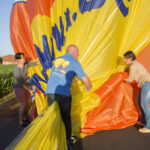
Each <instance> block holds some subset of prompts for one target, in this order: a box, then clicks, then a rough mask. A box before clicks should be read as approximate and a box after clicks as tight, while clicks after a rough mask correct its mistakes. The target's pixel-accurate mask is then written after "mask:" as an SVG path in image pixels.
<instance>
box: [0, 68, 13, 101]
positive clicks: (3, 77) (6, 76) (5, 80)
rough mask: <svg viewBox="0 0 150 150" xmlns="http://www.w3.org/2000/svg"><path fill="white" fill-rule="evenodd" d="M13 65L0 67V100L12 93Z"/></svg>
mask: <svg viewBox="0 0 150 150" xmlns="http://www.w3.org/2000/svg"><path fill="white" fill-rule="evenodd" d="M14 66H15V65H0V98H2V97H3V96H5V95H8V94H9V93H11V92H12V90H13V88H12V84H13V80H14V77H13V69H14Z"/></svg>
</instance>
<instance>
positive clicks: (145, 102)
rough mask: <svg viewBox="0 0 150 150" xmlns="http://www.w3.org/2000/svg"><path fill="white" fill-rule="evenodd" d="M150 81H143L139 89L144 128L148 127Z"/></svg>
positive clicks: (149, 121) (149, 120)
mask: <svg viewBox="0 0 150 150" xmlns="http://www.w3.org/2000/svg"><path fill="white" fill-rule="evenodd" d="M149 102H150V82H147V81H146V82H144V84H143V86H142V89H141V105H142V108H143V111H144V114H145V119H146V128H148V129H150V108H149Z"/></svg>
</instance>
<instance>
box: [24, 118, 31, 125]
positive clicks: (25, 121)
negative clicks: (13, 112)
mask: <svg viewBox="0 0 150 150" xmlns="http://www.w3.org/2000/svg"><path fill="white" fill-rule="evenodd" d="M23 122H24V123H26V124H30V123H31V121H30V120H28V119H26V120H23Z"/></svg>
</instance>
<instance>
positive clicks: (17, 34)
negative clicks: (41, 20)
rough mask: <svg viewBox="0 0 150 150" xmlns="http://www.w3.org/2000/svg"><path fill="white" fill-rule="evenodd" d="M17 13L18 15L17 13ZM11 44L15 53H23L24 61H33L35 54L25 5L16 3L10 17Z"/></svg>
mask: <svg viewBox="0 0 150 150" xmlns="http://www.w3.org/2000/svg"><path fill="white" fill-rule="evenodd" d="M17 12H19V13H17ZM10 29H11V32H10V34H11V43H12V46H13V48H14V51H15V53H17V52H23V53H24V54H25V58H26V60H34V59H36V58H37V53H36V50H35V47H34V45H33V40H32V35H31V24H30V20H29V13H28V7H27V3H16V4H15V5H14V6H13V8H12V12H11V17H10Z"/></svg>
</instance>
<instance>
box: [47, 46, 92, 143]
mask: <svg viewBox="0 0 150 150" xmlns="http://www.w3.org/2000/svg"><path fill="white" fill-rule="evenodd" d="M78 56H79V50H78V48H77V47H76V46H75V45H73V44H72V45H69V46H68V48H67V53H66V54H65V55H64V56H61V57H58V58H57V59H56V60H55V62H54V64H53V67H52V71H51V75H50V78H49V80H48V83H47V90H46V94H47V100H48V104H49V105H51V104H52V103H53V102H54V101H55V100H56V101H58V103H59V107H60V112H61V116H62V119H63V121H64V124H65V128H66V136H67V140H68V142H69V143H70V142H71V116H70V112H71V100H72V98H71V93H70V87H71V84H72V80H73V78H74V76H75V75H77V76H78V78H79V79H80V80H82V81H83V83H84V85H85V86H86V89H85V90H86V91H90V90H91V88H92V85H91V81H90V80H89V78H88V77H87V75H86V74H85V73H84V71H83V69H82V67H81V65H80V63H79V62H78V61H77V58H78Z"/></svg>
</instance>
